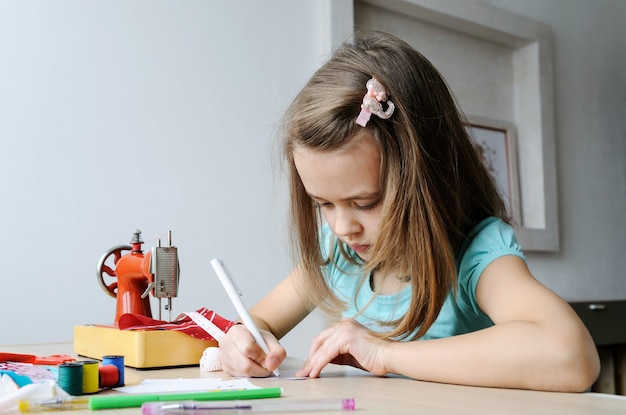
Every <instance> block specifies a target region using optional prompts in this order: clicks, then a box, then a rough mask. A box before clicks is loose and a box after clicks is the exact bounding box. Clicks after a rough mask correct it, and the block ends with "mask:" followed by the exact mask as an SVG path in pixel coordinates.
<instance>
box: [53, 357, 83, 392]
mask: <svg viewBox="0 0 626 415" xmlns="http://www.w3.org/2000/svg"><path fill="white" fill-rule="evenodd" d="M58 385H59V387H60V388H61V389H63V390H64V391H65V392H67V393H69V394H70V395H73V396H79V395H82V394H83V365H82V364H80V363H63V364H61V365H59V379H58Z"/></svg>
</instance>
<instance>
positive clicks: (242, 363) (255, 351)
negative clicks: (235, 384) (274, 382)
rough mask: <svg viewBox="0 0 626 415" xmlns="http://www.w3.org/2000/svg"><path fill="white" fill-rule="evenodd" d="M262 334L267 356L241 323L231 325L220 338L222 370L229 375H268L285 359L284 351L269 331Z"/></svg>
mask: <svg viewBox="0 0 626 415" xmlns="http://www.w3.org/2000/svg"><path fill="white" fill-rule="evenodd" d="M262 334H263V336H264V338H265V340H266V342H267V343H268V348H269V350H270V353H269V354H268V355H267V356H266V355H265V352H263V350H262V349H261V347H260V346H259V345H258V344H257V343H256V342H255V340H254V338H253V337H252V335H251V334H250V332H249V331H248V330H247V329H246V328H245V327H244V326H243V325H238V326H233V327H232V328H231V329H230V330H229V331H228V333H226V335H225V336H224V337H223V338H222V339H221V340H220V347H219V350H220V352H219V359H220V364H221V366H222V370H223V371H224V372H226V373H228V374H229V375H231V376H244V377H267V376H269V375H270V374H271V372H272V371H273V370H274V369H276V368H277V367H278V366H279V365H280V363H282V361H283V360H284V359H285V356H286V352H285V349H284V348H283V347H282V346H281V345H280V344H279V343H278V340H276V338H275V337H274V336H273V335H271V333H268V332H263V333H262Z"/></svg>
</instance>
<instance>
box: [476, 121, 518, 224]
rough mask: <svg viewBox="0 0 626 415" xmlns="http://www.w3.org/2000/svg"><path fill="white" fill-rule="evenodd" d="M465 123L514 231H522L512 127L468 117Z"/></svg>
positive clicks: (515, 143) (515, 146)
mask: <svg viewBox="0 0 626 415" xmlns="http://www.w3.org/2000/svg"><path fill="white" fill-rule="evenodd" d="M468 122H469V124H467V125H466V129H467V131H468V133H469V135H470V137H471V138H472V140H473V141H474V144H476V146H477V148H478V150H479V152H480V154H481V156H482V159H483V162H484V163H485V166H486V167H487V170H489V172H490V173H491V174H492V175H493V177H494V179H495V181H496V185H497V186H498V191H499V192H500V195H501V196H502V199H503V200H504V202H505V204H506V208H507V212H508V214H509V217H510V218H511V220H512V221H513V223H514V224H515V225H516V227H522V226H523V224H522V214H521V200H520V189H519V169H518V164H517V139H516V134H515V126H514V125H513V124H511V123H509V122H506V121H500V120H493V119H489V118H484V117H476V116H469V117H468Z"/></svg>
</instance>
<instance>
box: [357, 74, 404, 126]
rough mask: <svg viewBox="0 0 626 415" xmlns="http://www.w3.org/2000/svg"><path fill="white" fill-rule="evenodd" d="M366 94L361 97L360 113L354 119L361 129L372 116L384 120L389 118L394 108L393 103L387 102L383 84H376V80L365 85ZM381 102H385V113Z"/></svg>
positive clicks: (371, 80)
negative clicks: (374, 115)
mask: <svg viewBox="0 0 626 415" xmlns="http://www.w3.org/2000/svg"><path fill="white" fill-rule="evenodd" d="M365 87H366V88H367V93H366V94H365V96H364V97H363V103H362V104H361V112H360V113H359V116H358V117H357V119H356V123H357V124H359V125H360V126H361V127H365V126H366V125H367V122H368V121H369V120H370V117H371V115H372V114H376V115H378V117H380V118H382V119H383V120H386V119H387V118H389V117H391V115H392V114H393V110H394V109H395V108H396V106H395V105H393V102H391V101H388V100H387V91H386V90H385V87H384V86H383V84H381V83H380V82H378V80H377V79H376V78H372V79H370V80H369V81H367V83H366V84H365ZM381 102H387V111H383V106H382V105H381Z"/></svg>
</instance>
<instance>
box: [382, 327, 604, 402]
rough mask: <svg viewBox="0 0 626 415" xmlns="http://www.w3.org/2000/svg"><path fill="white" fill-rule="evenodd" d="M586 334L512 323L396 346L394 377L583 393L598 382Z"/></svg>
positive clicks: (388, 361) (388, 353)
mask: <svg viewBox="0 0 626 415" xmlns="http://www.w3.org/2000/svg"><path fill="white" fill-rule="evenodd" d="M589 343H590V341H589V339H588V337H586V336H585V335H584V333H579V331H578V330H576V329H575V328H574V329H571V330H567V329H566V328H554V329H547V328H545V327H542V326H541V325H540V324H537V323H532V322H523V321H519V322H510V323H506V324H501V325H496V326H493V327H491V328H488V329H485V330H481V331H477V332H474V333H469V334H464V335H460V336H454V337H449V338H445V339H437V340H423V341H413V342H392V343H391V344H390V345H389V347H387V349H386V350H385V353H384V355H383V356H384V357H383V359H384V360H385V366H386V368H387V370H389V372H390V373H397V374H401V375H405V376H409V377H412V378H415V379H419V380H426V381H434V382H442V383H454V384H463V385H474V386H487V387H504V388H518V389H534V390H548V391H564V392H581V391H584V390H585V389H587V388H588V387H589V386H591V384H592V383H593V381H594V380H595V379H596V378H597V375H598V372H599V362H598V359H597V355H596V354H595V346H594V345H593V343H591V344H589Z"/></svg>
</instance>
